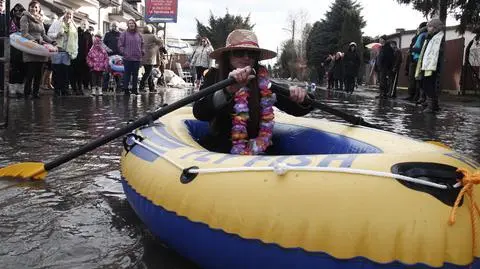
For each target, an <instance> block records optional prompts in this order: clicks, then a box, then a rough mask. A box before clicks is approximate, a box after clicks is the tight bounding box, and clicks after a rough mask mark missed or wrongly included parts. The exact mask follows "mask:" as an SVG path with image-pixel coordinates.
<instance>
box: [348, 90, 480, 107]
mask: <svg viewBox="0 0 480 269" xmlns="http://www.w3.org/2000/svg"><path fill="white" fill-rule="evenodd" d="M356 91H361V92H368V93H372V94H373V96H374V97H375V96H377V95H378V94H379V89H378V87H376V86H359V87H358V88H357V89H355V92H356ZM407 96H408V93H407V88H397V98H396V99H400V100H401V99H403V98H405V97H407ZM439 102H440V103H449V104H466V105H468V106H479V107H480V96H479V95H456V94H450V93H449V92H442V93H441V94H440V96H439Z"/></svg>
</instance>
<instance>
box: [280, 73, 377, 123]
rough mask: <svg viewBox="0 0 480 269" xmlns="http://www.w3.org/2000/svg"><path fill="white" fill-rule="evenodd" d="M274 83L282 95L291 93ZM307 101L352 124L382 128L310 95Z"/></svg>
mask: <svg viewBox="0 0 480 269" xmlns="http://www.w3.org/2000/svg"><path fill="white" fill-rule="evenodd" d="M272 85H275V87H274V88H273V90H275V91H277V92H278V93H280V94H282V95H287V96H289V95H290V90H289V89H287V88H286V87H285V86H283V85H281V84H279V83H277V82H273V81H272ZM306 102H307V103H308V104H310V105H311V106H313V107H315V108H318V109H320V110H322V111H325V112H328V113H330V114H332V115H335V116H338V117H340V118H342V119H343V120H345V121H346V122H348V123H351V124H354V125H361V126H365V127H370V128H376V129H380V130H381V128H380V127H379V126H376V125H374V124H371V123H368V122H366V121H365V120H364V119H363V118H362V117H357V116H354V115H351V114H348V113H345V112H343V111H340V110H337V109H335V108H333V107H331V106H328V105H325V104H323V103H320V102H319V101H317V100H315V99H312V98H310V97H309V96H308V95H307V96H306Z"/></svg>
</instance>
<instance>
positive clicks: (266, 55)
mask: <svg viewBox="0 0 480 269" xmlns="http://www.w3.org/2000/svg"><path fill="white" fill-rule="evenodd" d="M234 50H254V51H259V52H260V57H259V59H258V60H259V61H263V60H268V59H272V58H275V57H276V56H277V53H276V52H274V51H271V50H267V49H261V48H256V47H249V46H238V47H224V48H219V49H216V50H214V51H212V53H210V58H212V59H215V60H218V59H220V58H221V57H222V55H223V54H224V53H225V52H228V51H234Z"/></svg>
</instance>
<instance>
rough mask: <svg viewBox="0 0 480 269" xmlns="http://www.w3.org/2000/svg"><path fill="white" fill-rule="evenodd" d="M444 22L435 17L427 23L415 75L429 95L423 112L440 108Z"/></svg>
mask: <svg viewBox="0 0 480 269" xmlns="http://www.w3.org/2000/svg"><path fill="white" fill-rule="evenodd" d="M444 27H445V26H444V24H443V22H442V21H441V20H440V19H438V18H434V19H432V20H431V21H429V22H428V23H427V37H426V39H425V42H424V44H423V47H422V51H421V53H420V58H419V61H418V65H417V69H416V74H415V77H416V78H417V79H421V81H422V88H423V90H424V91H425V94H426V95H427V102H426V108H425V109H424V110H423V112H427V113H434V112H437V111H438V110H440V107H439V105H438V92H439V91H440V72H441V68H442V61H443V49H444V48H443V47H444V43H445V42H444V41H443V39H444V37H445V34H444V33H443V29H444Z"/></svg>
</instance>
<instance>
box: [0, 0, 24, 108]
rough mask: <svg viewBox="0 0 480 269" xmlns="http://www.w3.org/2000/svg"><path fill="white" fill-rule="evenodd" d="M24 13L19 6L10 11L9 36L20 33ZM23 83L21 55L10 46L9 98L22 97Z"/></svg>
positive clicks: (22, 8)
mask: <svg viewBox="0 0 480 269" xmlns="http://www.w3.org/2000/svg"><path fill="white" fill-rule="evenodd" d="M24 11H25V8H24V7H23V6H22V5H21V4H16V5H15V6H14V7H13V8H12V10H11V11H10V27H9V34H13V33H18V32H20V18H21V17H22V14H23V12H24ZM2 74H3V73H2ZM24 81H25V64H24V63H23V53H22V51H20V50H18V49H16V48H15V47H13V46H10V77H9V83H10V85H9V90H10V97H17V98H22V97H23V88H24V86H23V83H24Z"/></svg>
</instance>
